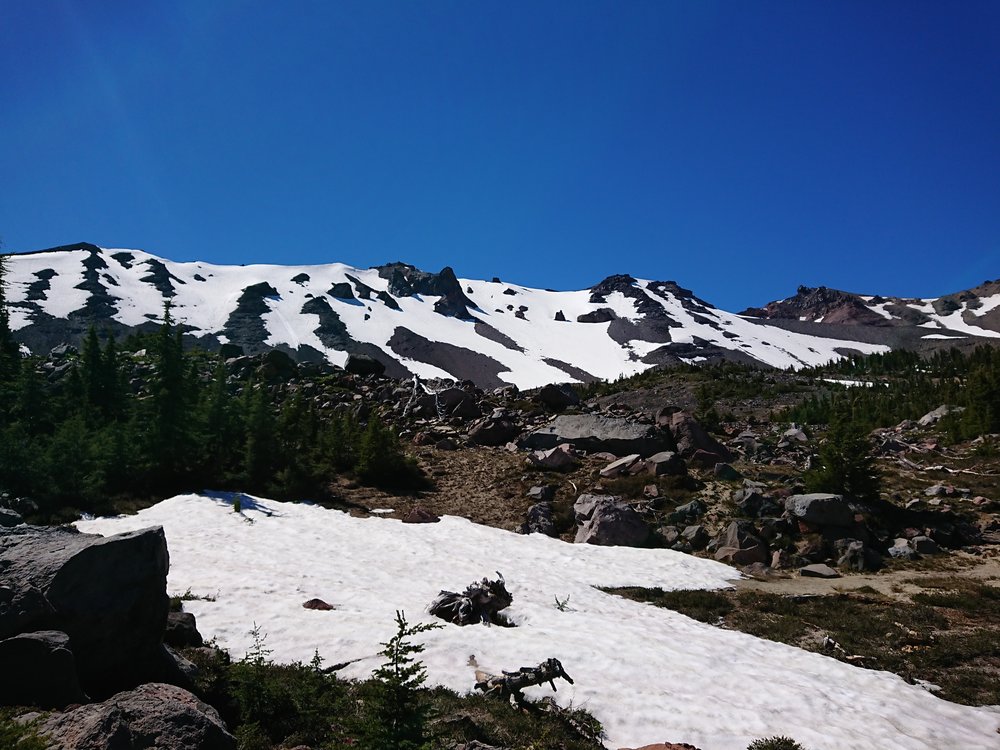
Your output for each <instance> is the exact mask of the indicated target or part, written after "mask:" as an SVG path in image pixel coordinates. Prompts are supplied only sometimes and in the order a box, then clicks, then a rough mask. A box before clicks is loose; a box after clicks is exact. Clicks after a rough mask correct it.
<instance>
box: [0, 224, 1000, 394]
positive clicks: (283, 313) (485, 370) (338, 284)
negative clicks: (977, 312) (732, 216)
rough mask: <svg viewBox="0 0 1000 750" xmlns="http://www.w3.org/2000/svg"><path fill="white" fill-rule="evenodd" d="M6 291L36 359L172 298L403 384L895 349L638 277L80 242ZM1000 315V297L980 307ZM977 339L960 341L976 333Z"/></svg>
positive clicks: (236, 327)
mask: <svg viewBox="0 0 1000 750" xmlns="http://www.w3.org/2000/svg"><path fill="white" fill-rule="evenodd" d="M7 283H8V289H7V297H8V302H9V305H10V312H11V327H12V328H13V329H14V331H15V336H17V338H18V339H19V340H20V341H21V342H22V343H23V344H24V345H25V346H26V347H27V348H28V349H30V350H31V351H38V352H41V351H46V350H47V349H48V348H50V347H52V346H55V345H57V344H59V343H62V342H75V341H76V340H78V339H79V337H81V336H82V335H83V334H84V333H85V332H86V330H87V329H88V328H89V326H90V325H91V324H96V325H97V327H98V329H99V330H110V331H112V332H114V333H115V334H116V335H118V336H119V337H120V336H122V335H126V334H127V333H128V332H130V331H134V330H149V329H152V328H155V327H156V326H158V325H159V321H160V320H162V315H163V310H164V305H165V303H166V302H168V301H169V302H170V305H171V314H172V316H173V318H174V320H175V321H177V322H178V323H179V324H181V325H183V327H184V330H185V332H186V333H187V334H188V335H189V336H191V337H193V338H194V339H196V340H198V341H199V342H200V343H201V344H202V345H203V346H206V347H208V348H216V347H218V346H220V345H221V344H224V343H229V344H235V345H238V346H239V347H241V348H242V349H243V351H244V352H246V353H248V354H251V353H256V352H260V351H264V350H266V349H269V348H279V349H281V350H283V351H286V352H287V353H289V354H291V355H293V356H294V357H296V358H297V359H300V360H326V361H329V362H331V363H333V364H335V365H343V364H344V363H345V361H346V359H347V357H348V355H349V354H367V355H369V356H372V357H374V358H375V359H377V360H379V361H381V362H382V363H383V364H384V365H385V366H386V368H387V373H388V374H390V375H395V376H399V377H403V376H408V375H409V374H417V375H419V376H421V377H428V378H434V377H448V378H457V379H470V380H474V381H476V382H477V383H479V384H480V385H483V386H497V385H502V384H505V383H513V384H515V385H517V386H519V387H521V388H530V387H534V386H539V385H543V384H545V383H550V382H565V381H585V380H593V379H613V378H616V377H618V376H620V375H631V374H634V373H637V372H641V371H642V370H645V369H647V368H649V367H651V366H653V365H656V364H662V363H670V362H678V361H685V362H701V361H709V360H718V359H735V360H739V361H745V362H759V363H763V364H766V365H770V366H774V367H779V368H787V367H801V366H806V365H813V364H821V363H825V362H827V361H829V360H831V359H833V358H836V357H838V356H840V355H842V354H844V353H847V352H851V351H858V352H865V353H870V352H876V351H885V350H887V349H888V348H889V345H888V344H887V343H886V342H885V341H883V340H881V339H880V336H878V335H875V336H873V335H871V333H870V327H868V326H853V327H852V329H851V331H850V332H849V335H848V334H845V333H844V331H843V330H842V329H840V327H837V326H829V325H826V324H822V325H817V326H813V329H812V330H808V331H802V330H798V331H795V330H786V328H785V327H779V325H775V324H772V323H771V322H770V321H763V320H756V319H753V318H750V317H747V316H745V315H737V314H733V313H729V312H725V311H723V310H719V309H717V308H715V307H713V306H712V305H710V304H708V303H707V302H704V301H702V300H700V299H698V298H697V297H696V296H694V295H693V294H692V293H691V292H690V291H688V290H686V289H683V288H681V287H680V286H678V285H677V284H676V283H674V282H664V281H647V280H641V279H634V278H632V277H631V276H624V275H622V276H611V277H609V278H607V279H605V280H604V281H602V282H601V283H599V284H597V285H596V286H594V287H591V288H590V289H583V290H579V291H569V292H556V291H548V290H540V289H532V288H529V287H525V286H520V285H517V284H509V283H505V282H502V281H500V280H499V279H494V280H492V281H478V280H473V279H459V278H457V277H456V276H455V274H454V272H453V271H452V270H451V269H450V268H445V269H443V270H442V271H441V272H440V273H427V272H424V271H420V270H418V269H416V268H414V267H413V266H409V265H406V264H402V263H393V264H388V265H383V266H378V267H373V268H367V269H360V268H353V267H351V266H347V265H344V264H341V263H329V264H323V265H310V266H284V265H247V266H223V265H213V264H211V263H204V262H185V263H179V262H174V261H170V260H167V259H165V258H160V257H157V256H154V255H151V254H149V253H146V252H143V251H140V250H115V249H103V248H99V247H97V246H95V245H90V244H86V243H81V244H77V245H68V246H64V247H60V248H53V249H51V250H42V251H37V252H33V253H25V254H17V255H12V256H10V257H9V262H8V276H7ZM994 300H995V302H994ZM998 304H1000V294H998V295H997V296H995V297H990V298H989V300H988V301H986V302H984V303H981V307H980V309H981V310H983V311H984V312H987V311H992V310H994V309H995V308H996V307H997V305H998ZM998 314H1000V313H998ZM952 317H954V316H952ZM962 320H964V318H962ZM947 321H948V322H952V321H951V318H947ZM779 324H780V322H779ZM924 325H925V323H924ZM911 328H912V326H911ZM967 328H968V325H967V324H966V328H954V329H949V330H951V331H958V332H959V333H956V334H954V335H958V336H968V335H970V334H969V333H968V331H967ZM834 329H838V330H834ZM900 330H902V329H900ZM927 335H928V334H927V329H926V328H922V329H919V332H918V333H917V334H916V337H917V338H920V337H923V338H926V337H927ZM975 335H979V336H998V335H1000V333H997V332H994V331H991V330H986V329H982V330H981V332H980V333H977V334H975ZM911 338H913V334H911ZM888 343H890V344H893V345H895V344H896V341H895V340H893V341H890V342H888Z"/></svg>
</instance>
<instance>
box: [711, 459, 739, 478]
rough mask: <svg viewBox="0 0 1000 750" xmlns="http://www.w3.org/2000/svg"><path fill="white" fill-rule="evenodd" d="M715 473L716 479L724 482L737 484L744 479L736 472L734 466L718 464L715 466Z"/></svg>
mask: <svg viewBox="0 0 1000 750" xmlns="http://www.w3.org/2000/svg"><path fill="white" fill-rule="evenodd" d="M713 473H714V474H715V478H716V479H721V480H722V481H724V482H737V481H739V480H740V479H742V478H743V475H742V474H740V473H739V472H738V471H736V469H734V468H733V465H732V464H725V463H718V464H716V465H715V469H714V470H713Z"/></svg>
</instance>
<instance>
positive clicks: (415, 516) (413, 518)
mask: <svg viewBox="0 0 1000 750" xmlns="http://www.w3.org/2000/svg"><path fill="white" fill-rule="evenodd" d="M440 520H441V518H440V517H439V516H437V515H435V514H434V513H431V512H430V511H429V510H427V509H425V508H421V507H420V506H417V507H416V508H414V509H413V510H411V511H410V512H409V513H407V514H406V516H405V517H404V518H403V523H437V522H438V521H440Z"/></svg>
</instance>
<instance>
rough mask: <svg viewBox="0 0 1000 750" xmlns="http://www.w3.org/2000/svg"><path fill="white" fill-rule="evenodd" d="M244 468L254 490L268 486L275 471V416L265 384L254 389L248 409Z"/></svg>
mask: <svg viewBox="0 0 1000 750" xmlns="http://www.w3.org/2000/svg"><path fill="white" fill-rule="evenodd" d="M246 429H247V436H246V451H245V453H244V469H245V472H246V477H247V481H248V482H249V483H250V487H251V489H252V490H256V491H262V490H264V489H265V488H266V486H267V482H268V480H269V479H270V478H271V475H272V471H273V459H274V454H273V448H272V441H273V439H274V417H273V415H272V414H271V404H270V403H269V401H268V398H267V393H266V392H265V389H264V387H263V386H261V387H259V388H256V389H254V390H253V394H252V396H251V397H250V402H249V409H248V411H247V428H246Z"/></svg>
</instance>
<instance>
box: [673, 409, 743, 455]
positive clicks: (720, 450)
mask: <svg viewBox="0 0 1000 750" xmlns="http://www.w3.org/2000/svg"><path fill="white" fill-rule="evenodd" d="M669 427H670V433H671V434H672V435H673V437H674V441H675V442H676V444H677V451H678V453H680V454H681V455H682V456H684V457H685V458H695V456H696V454H698V457H699V459H700V462H701V463H703V464H704V465H706V466H714V465H715V464H717V463H726V462H729V461H732V460H733V459H734V456H733V454H732V453H731V452H730V451H729V449H728V448H726V446H724V445H723V444H722V443H720V442H719V441H718V440H716V439H715V438H713V437H712V436H711V435H709V434H708V433H707V432H706V431H705V428H704V427H702V426H701V425H700V424H699V423H698V420H696V419H695V418H694V417H692V416H691V415H690V414H688V413H687V412H686V411H677V412H674V413H673V414H671V415H670V422H669ZM699 451H701V453H698V452H699Z"/></svg>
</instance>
